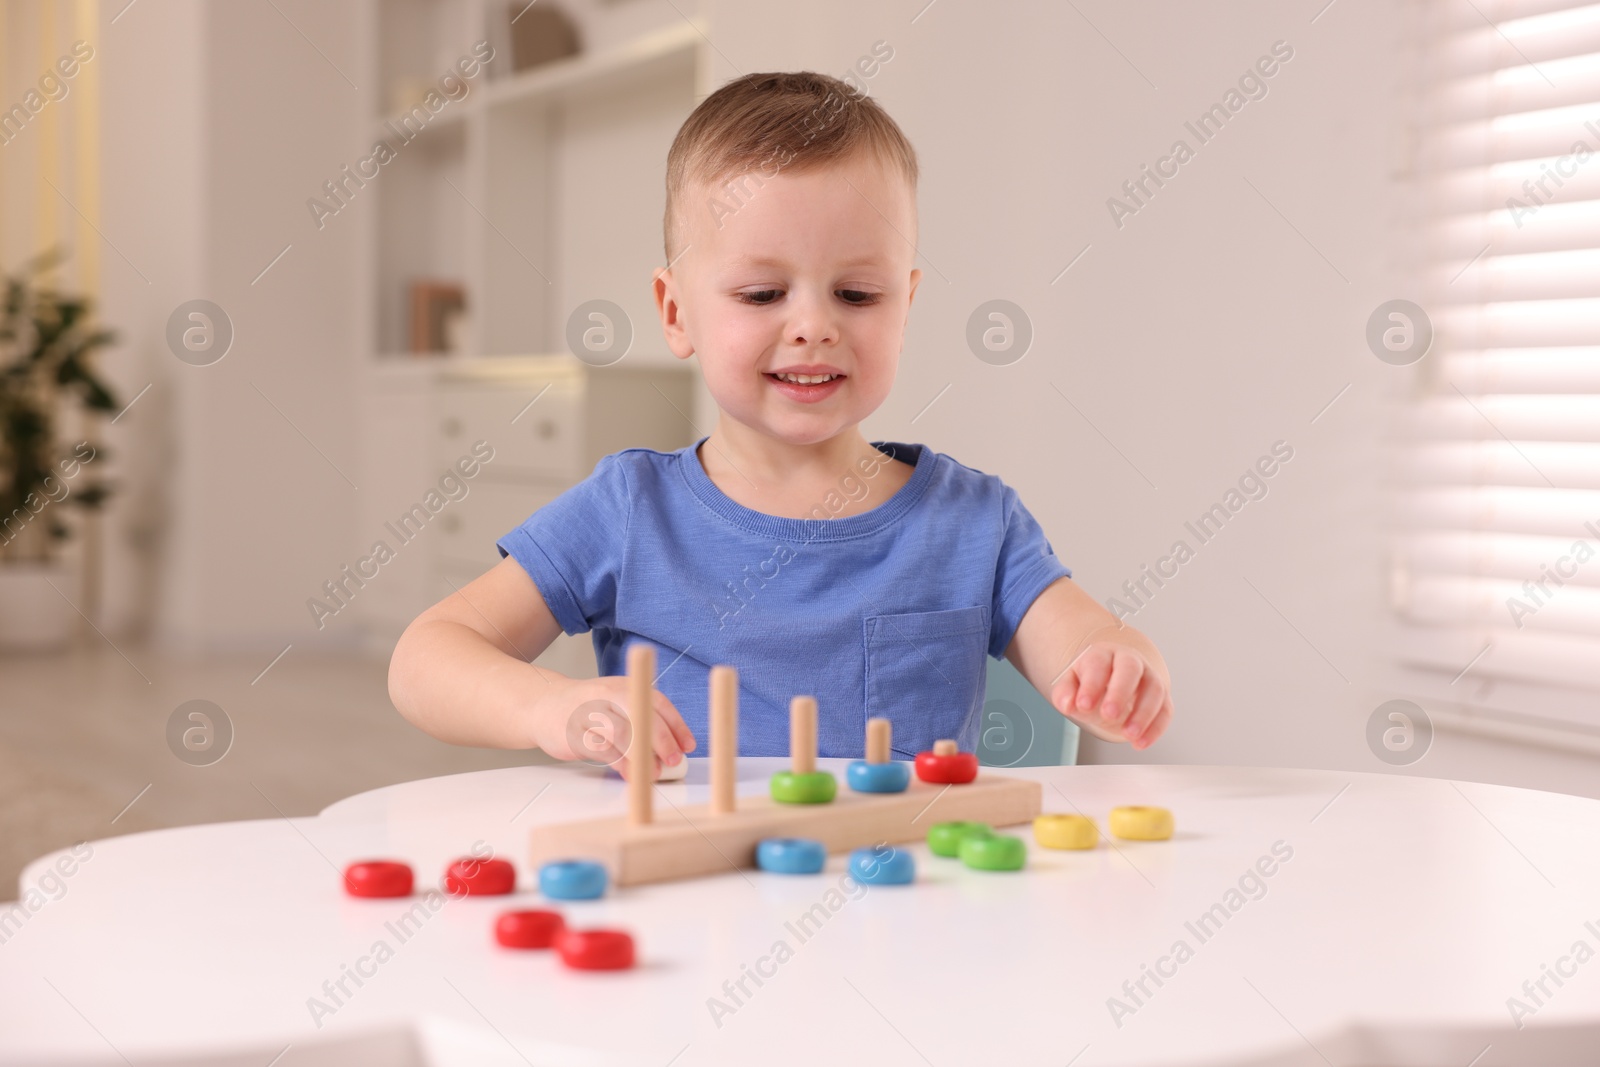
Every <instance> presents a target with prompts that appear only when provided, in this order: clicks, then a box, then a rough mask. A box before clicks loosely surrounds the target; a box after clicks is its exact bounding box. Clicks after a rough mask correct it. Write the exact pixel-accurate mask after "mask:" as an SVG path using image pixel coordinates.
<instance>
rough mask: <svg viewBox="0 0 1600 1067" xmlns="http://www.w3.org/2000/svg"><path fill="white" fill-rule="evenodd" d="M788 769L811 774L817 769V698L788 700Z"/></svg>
mask: <svg viewBox="0 0 1600 1067" xmlns="http://www.w3.org/2000/svg"><path fill="white" fill-rule="evenodd" d="M789 769H790V771H792V772H793V773H795V774H811V773H813V772H815V771H816V769H817V698H816V697H795V698H794V699H793V700H791V701H789Z"/></svg>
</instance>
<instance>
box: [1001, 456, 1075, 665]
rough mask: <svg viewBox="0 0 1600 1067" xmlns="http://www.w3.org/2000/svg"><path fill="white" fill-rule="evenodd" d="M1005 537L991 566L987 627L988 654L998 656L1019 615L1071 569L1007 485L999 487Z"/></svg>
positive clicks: (1014, 629)
mask: <svg viewBox="0 0 1600 1067" xmlns="http://www.w3.org/2000/svg"><path fill="white" fill-rule="evenodd" d="M1001 510H1002V512H1003V515H1004V522H1005V536H1004V540H1003V541H1002V543H1001V545H1000V559H999V562H998V563H997V564H996V565H995V574H994V605H993V612H992V618H993V623H992V624H991V626H990V627H989V655H991V656H993V657H994V658H995V659H1001V658H1003V657H1004V656H1005V654H1006V647H1007V646H1008V645H1010V644H1011V639H1012V637H1014V636H1016V632H1017V627H1018V626H1019V625H1021V623H1022V617H1023V616H1024V615H1026V614H1027V613H1028V609H1029V608H1030V607H1032V606H1033V602H1034V601H1035V600H1037V599H1038V597H1039V594H1040V593H1042V592H1044V591H1045V590H1046V589H1047V588H1049V586H1050V585H1051V584H1052V583H1053V582H1055V581H1056V580H1057V579H1059V578H1070V577H1072V571H1070V570H1069V569H1067V566H1066V564H1064V563H1062V562H1061V561H1060V560H1059V559H1057V558H1056V553H1055V549H1053V548H1051V547H1050V542H1049V540H1048V539H1047V538H1046V537H1045V535H1044V530H1043V529H1042V528H1041V527H1040V526H1039V523H1038V522H1037V520H1035V519H1034V517H1033V515H1032V514H1030V513H1029V511H1028V509H1027V508H1026V507H1024V506H1023V504H1022V498H1021V497H1020V496H1018V495H1017V491H1016V490H1015V489H1013V488H1011V487H1010V486H1009V485H1006V486H1003V495H1002V508H1001Z"/></svg>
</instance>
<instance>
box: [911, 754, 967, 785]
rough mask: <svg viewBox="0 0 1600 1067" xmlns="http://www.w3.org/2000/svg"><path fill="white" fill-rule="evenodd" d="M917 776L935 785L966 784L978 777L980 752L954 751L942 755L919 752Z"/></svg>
mask: <svg viewBox="0 0 1600 1067" xmlns="http://www.w3.org/2000/svg"><path fill="white" fill-rule="evenodd" d="M916 766H917V777H918V778H921V779H922V780H923V781H924V782H931V783H933V784H934V785H964V784H966V783H967V782H970V781H972V780H973V779H974V778H976V777H978V754H977V753H976V752H954V753H951V754H950V755H948V756H941V755H938V754H937V753H934V752H918V753H917V764H916Z"/></svg>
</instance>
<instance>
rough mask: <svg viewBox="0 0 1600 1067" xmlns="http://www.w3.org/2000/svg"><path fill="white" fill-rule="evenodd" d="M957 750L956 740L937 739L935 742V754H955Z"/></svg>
mask: <svg viewBox="0 0 1600 1067" xmlns="http://www.w3.org/2000/svg"><path fill="white" fill-rule="evenodd" d="M956 751H957V750H956V743H955V742H954V741H935V742H934V743H933V754H934V755H935V756H954V755H955V754H956Z"/></svg>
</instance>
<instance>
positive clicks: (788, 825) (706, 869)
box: [529, 775, 1043, 886]
mask: <svg viewBox="0 0 1600 1067" xmlns="http://www.w3.org/2000/svg"><path fill="white" fill-rule="evenodd" d="M1042 799H1043V796H1042V789H1041V787H1040V785H1039V783H1038V782H1034V781H1028V780H1025V779H1021V778H1006V777H1004V776H1000V775H987V776H984V777H981V778H979V779H978V780H977V781H975V782H971V783H969V784H967V785H957V786H949V787H946V786H938V785H930V784H929V783H927V782H921V781H914V782H912V783H911V785H910V788H908V789H907V790H906V791H905V792H904V793H853V792H848V791H847V792H842V793H840V794H839V796H838V798H837V799H836V800H834V801H833V802H832V803H830V804H778V803H775V802H774V801H773V800H772V799H771V798H770V797H766V796H743V797H740V798H738V808H737V810H735V811H733V812H730V813H727V814H716V813H714V812H713V811H712V810H711V805H709V804H702V805H697V806H694V807H687V808H668V809H667V810H665V811H659V810H658V811H656V812H655V813H654V821H653V822H650V823H647V824H645V825H642V826H630V825H629V824H628V820H627V818H626V817H624V816H620V815H619V816H615V817H612V818H602V819H587V820H584V821H581V822H570V823H561V824H557V825H554V826H540V827H536V828H535V829H534V830H533V832H532V835H531V842H530V847H531V855H530V857H529V859H530V861H531V862H532V863H533V865H534V867H535V868H538V867H539V865H541V864H543V863H547V862H549V861H551V860H559V859H571V858H575V857H581V858H583V859H589V860H594V861H596V862H598V863H600V864H602V865H604V866H605V868H606V869H607V871H608V872H609V873H610V874H611V880H612V882H613V884H615V885H619V886H628V885H644V884H648V883H650V882H665V881H671V880H673V879H677V878H698V877H703V876H705V875H710V874H722V873H725V872H727V871H730V870H734V869H735V868H753V867H755V866H756V845H757V844H759V843H760V842H761V841H762V839H764V838H768V837H809V838H813V839H815V840H817V841H821V842H822V846H823V847H824V848H825V849H827V850H828V851H829V852H830V853H833V852H847V851H849V850H851V849H855V848H866V847H868V846H871V845H876V844H878V843H879V842H885V843H887V844H891V845H896V844H904V843H906V842H911V841H921V840H922V839H923V838H924V837H925V836H927V832H928V828H929V827H930V826H932V825H933V824H934V823H936V822H949V821H952V820H958V819H959V820H964V821H968V822H985V823H988V824H989V825H991V826H1010V825H1013V824H1015V823H1024V822H1028V821H1030V820H1031V819H1032V818H1033V817H1034V816H1035V815H1038V814H1039V812H1040V811H1041V808H1042V803H1041V802H1042Z"/></svg>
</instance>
